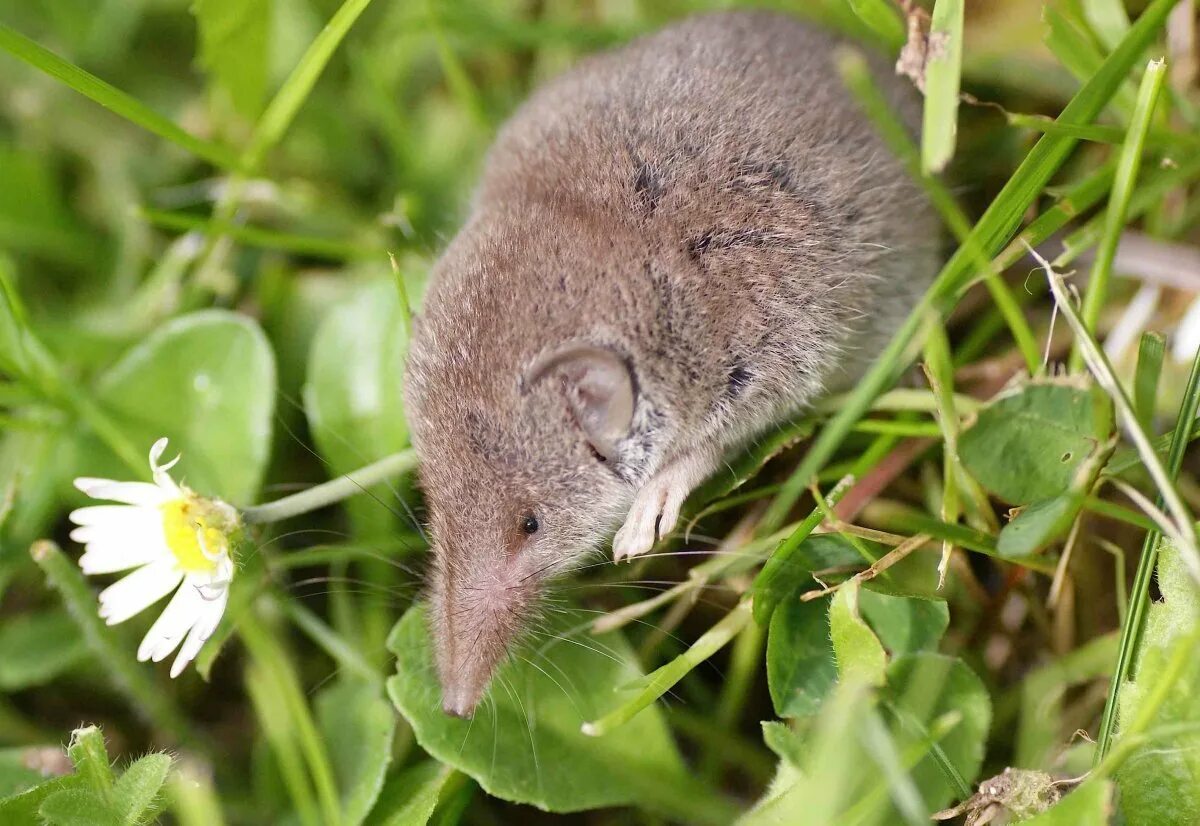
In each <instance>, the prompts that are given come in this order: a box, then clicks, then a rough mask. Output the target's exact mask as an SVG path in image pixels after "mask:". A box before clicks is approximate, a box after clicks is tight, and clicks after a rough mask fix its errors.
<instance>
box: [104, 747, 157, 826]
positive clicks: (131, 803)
mask: <svg viewBox="0 0 1200 826" xmlns="http://www.w3.org/2000/svg"><path fill="white" fill-rule="evenodd" d="M170 771H171V757H170V756H169V755H166V754H147V755H146V756H145V757H142V758H139V759H138V760H135V761H133V762H132V763H130V764H129V767H128V768H126V769H125V771H124V772H122V773H121V776H120V778H118V779H117V783H116V786H114V787H113V794H114V796H115V798H116V808H117V811H118V812H120V815H121V820H122V822H123V823H125V824H126V826H141V824H144V823H150V822H152V821H153V820H154V818H155V817H157V815H158V813H159V812H160V811H161V810H162V807H163V803H164V801H163V800H162V798H161V797H160V795H159V792H160V791H161V790H162V787H163V783H165V782H167V773H168V772H170Z"/></svg>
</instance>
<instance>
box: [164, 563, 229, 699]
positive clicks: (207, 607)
mask: <svg viewBox="0 0 1200 826" xmlns="http://www.w3.org/2000/svg"><path fill="white" fill-rule="evenodd" d="M185 587H186V586H185ZM228 601H229V589H228V588H226V589H224V590H222V591H221V593H220V595H218V596H217V597H216V599H213V600H211V601H205V603H204V607H203V608H202V609H201V611H202V616H201V617H200V619H198V620H197V621H196V624H195V625H193V626H192V630H191V631H190V632H188V636H187V639H186V640H184V642H183V647H182V648H180V649H179V656H178V657H176V658H175V662H173V663H171V679H172V680H173V679H175V678H176V677H178V676H179V675H180V674H182V673H183V669H185V668H187V665H188V663H190V662H191V661H192V660H194V659H196V655H197V654H199V653H200V649H201V648H202V647H203V646H204V643H206V642H208V639H209V637H211V636H212V635H213V632H214V631H216V630H217V626H218V625H220V624H221V617H222V616H223V615H224V614H225V604H226V603H227V602H228Z"/></svg>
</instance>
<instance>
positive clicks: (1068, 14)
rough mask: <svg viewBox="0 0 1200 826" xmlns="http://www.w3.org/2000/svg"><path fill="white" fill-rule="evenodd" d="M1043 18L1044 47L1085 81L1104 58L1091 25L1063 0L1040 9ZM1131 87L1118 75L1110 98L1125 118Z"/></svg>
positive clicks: (1130, 103)
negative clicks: (1116, 87) (1119, 81)
mask: <svg viewBox="0 0 1200 826" xmlns="http://www.w3.org/2000/svg"><path fill="white" fill-rule="evenodd" d="M1042 16H1043V17H1044V18H1045V21H1046V38H1045V42H1046V47H1047V48H1048V49H1050V51H1051V52H1053V53H1054V56H1055V57H1057V58H1058V60H1059V62H1060V63H1062V64H1063V65H1064V66H1066V67H1067V70H1068V71H1069V72H1070V73H1071V74H1073V75H1074V76H1075V77H1076V78H1077V79H1078V80H1079V81H1080V82H1086V81H1087V79H1088V78H1089V77H1091V76H1092V75H1094V74H1095V73H1096V71H1097V69H1099V67H1100V66H1101V65H1102V64H1103V62H1104V52H1103V51H1101V49H1100V45H1099V44H1098V43H1097V42H1096V40H1095V38H1094V37H1093V35H1092V32H1091V29H1090V27H1089V26H1088V24H1087V21H1085V20H1084V19H1083V18H1082V17H1081V16H1079V15H1078V13H1077V11H1076V9H1075V8H1074V7H1073V6H1072V5H1071V4H1070V3H1068V2H1064V0H1052V2H1050V3H1047V4H1046V5H1045V7H1044V8H1043V10H1042ZM1133 106H1134V91H1133V87H1132V86H1131V85H1130V83H1129V82H1128V80H1126V79H1124V78H1122V81H1121V84H1120V87H1119V88H1118V89H1117V90H1116V92H1115V93H1114V95H1113V99H1112V109H1113V111H1114V112H1116V113H1117V114H1119V115H1121V118H1122V120H1128V119H1129V116H1130V114H1131V113H1132V112H1133Z"/></svg>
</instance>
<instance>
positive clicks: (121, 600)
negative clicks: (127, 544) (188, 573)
mask: <svg viewBox="0 0 1200 826" xmlns="http://www.w3.org/2000/svg"><path fill="white" fill-rule="evenodd" d="M182 579H183V571H181V570H179V567H178V566H177V565H176V564H175V560H174V559H162V560H158V561H155V562H151V563H150V564H149V565H144V566H143V567H141V568H138V569H137V570H136V571H134V572H133V573H132V574H129V575H128V576H127V577H125V578H124V579H121V580H118V581H117V582H114V583H113V584H112V585H109V586H108V587H107V588H105V589H104V590H103V591H101V592H100V617H101V618H102V619H103V620H104V621H105V622H106V623H107V624H108V625H116V624H118V623H121V622H124V621H125V620H127V619H129V618H130V617H132V616H133V615H134V614H140V613H141V612H142V611H145V610H146V609H147V608H149V607H150V606H151V605H153V604H154V603H156V602H158V601H159V600H160V599H162V598H163V597H165V596H166V595H167V594H169V593H170V592H171V591H172V590H174V588H175V587H176V586H177V585H179V583H180V581H181V580H182Z"/></svg>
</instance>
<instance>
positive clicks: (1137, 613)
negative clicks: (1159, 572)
mask: <svg viewBox="0 0 1200 826" xmlns="http://www.w3.org/2000/svg"><path fill="white" fill-rule="evenodd" d="M1197 410H1200V352H1197V353H1196V356H1195V358H1193V359H1192V371H1191V373H1190V374H1189V375H1188V382H1187V387H1186V388H1185V389H1184V391H1183V404H1181V405H1180V407H1179V416H1178V418H1177V419H1176V421H1175V430H1174V431H1173V432H1172V434H1171V446H1170V449H1169V452H1168V454H1167V473H1168V474H1169V475H1170V477H1171V479H1174V478H1175V477H1176V476H1177V475H1178V474H1179V469H1180V468H1181V467H1183V456H1184V453H1185V452H1186V451H1187V446H1188V444H1189V443H1190V442H1191V438H1190V437H1191V433H1192V429H1193V427H1194V426H1195V422H1196V411H1197ZM1161 502H1162V500H1161V499H1159V503H1160V504H1161ZM1158 540H1159V535H1158V532H1157V531H1149V532H1147V534H1146V538H1145V540H1144V541H1143V542H1142V555H1141V558H1140V559H1139V560H1138V567H1137V573H1135V574H1134V577H1133V590H1132V592H1131V594H1130V597H1129V607H1128V611H1127V613H1126V614H1125V622H1124V623H1123V624H1122V625H1121V643H1120V648H1119V649H1118V650H1117V664H1116V667H1115V668H1114V669H1113V676H1112V682H1111V683H1110V684H1109V687H1108V697H1107V698H1106V699H1105V702H1104V716H1103V717H1102V718H1101V720H1100V733H1099V736H1098V737H1097V742H1096V755H1095V761H1094V763H1093V765H1096V766H1098V765H1100V763H1101V762H1102V761H1103V760H1104V758H1105V756H1106V755H1107V754H1108V751H1109V749H1110V748H1111V747H1112V738H1113V731H1114V729H1115V728H1116V723H1117V704H1118V703H1119V702H1120V695H1121V689H1122V687H1123V686H1124V685H1125V683H1126V681H1127V680H1128V679H1129V672H1130V669H1132V667H1133V660H1134V657H1135V655H1136V649H1137V642H1138V638H1139V636H1140V635H1141V632H1142V624H1143V623H1144V622H1145V618H1146V608H1147V607H1148V605H1149V602H1150V582H1151V580H1153V578H1154V567H1155V564H1156V563H1157V561H1158Z"/></svg>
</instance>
